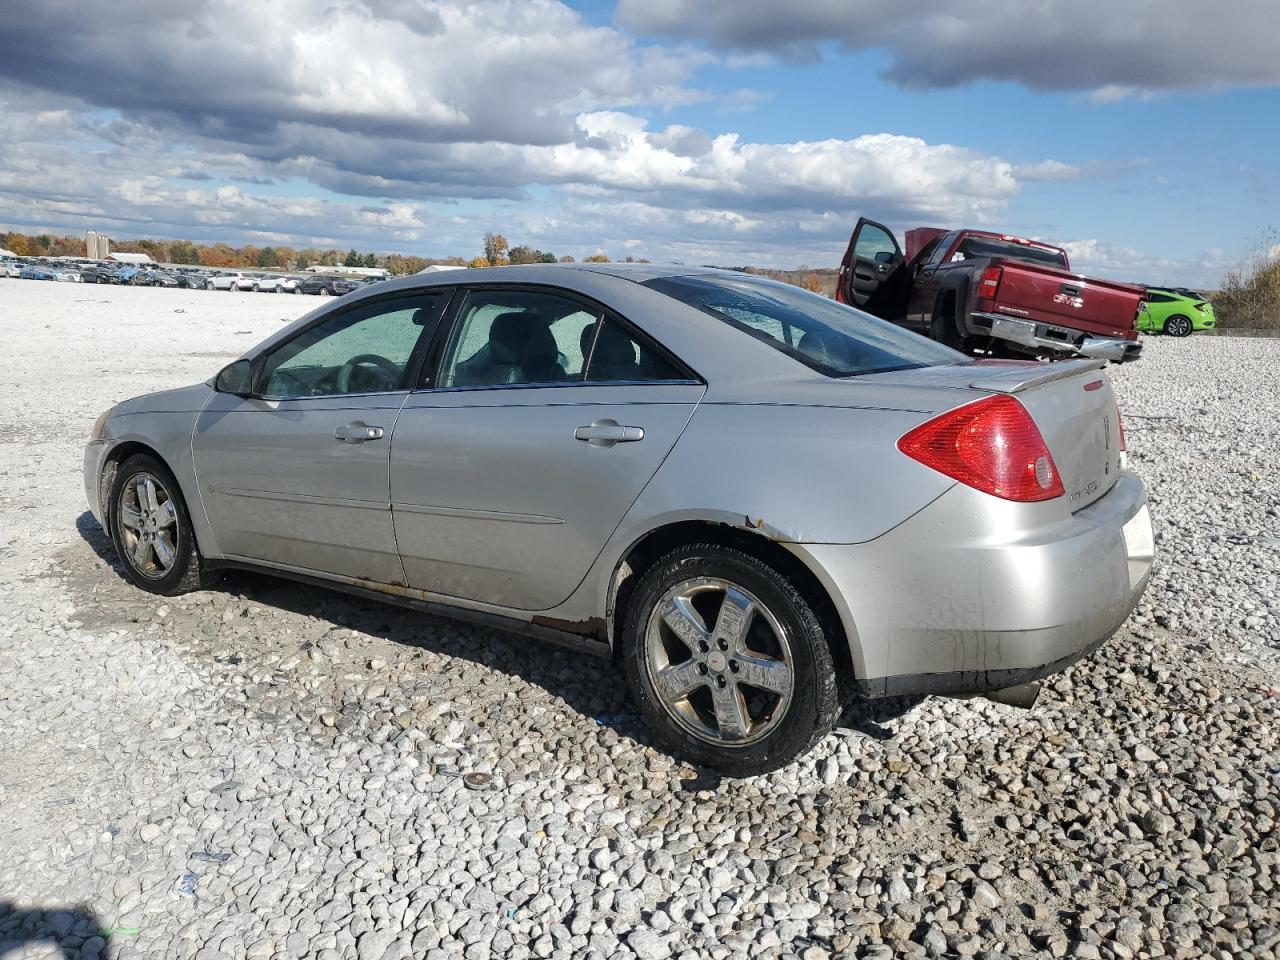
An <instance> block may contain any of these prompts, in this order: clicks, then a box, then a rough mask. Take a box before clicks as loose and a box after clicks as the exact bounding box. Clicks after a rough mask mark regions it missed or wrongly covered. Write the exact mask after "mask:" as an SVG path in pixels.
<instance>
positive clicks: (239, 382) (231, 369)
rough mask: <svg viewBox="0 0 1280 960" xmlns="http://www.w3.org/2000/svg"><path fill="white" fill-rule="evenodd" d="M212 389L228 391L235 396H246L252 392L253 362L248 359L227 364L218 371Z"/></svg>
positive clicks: (220, 391)
mask: <svg viewBox="0 0 1280 960" xmlns="http://www.w3.org/2000/svg"><path fill="white" fill-rule="evenodd" d="M213 389H215V390H217V391H218V392H219V393H230V394H233V395H234V396H237V397H247V396H249V395H250V394H251V393H252V392H253V364H252V363H250V362H249V361H248V360H237V361H236V362H235V363H230V364H227V366H225V367H223V368H222V369H221V370H219V371H218V376H217V377H216V378H215V379H214V381H213Z"/></svg>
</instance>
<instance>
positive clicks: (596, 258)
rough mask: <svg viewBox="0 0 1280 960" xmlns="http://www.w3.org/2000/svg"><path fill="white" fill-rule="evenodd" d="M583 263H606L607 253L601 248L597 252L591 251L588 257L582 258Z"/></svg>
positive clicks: (607, 260) (607, 259)
mask: <svg viewBox="0 0 1280 960" xmlns="http://www.w3.org/2000/svg"><path fill="white" fill-rule="evenodd" d="M582 262H583V263H608V262H609V255H608V254H607V253H605V252H604V251H603V250H601V251H600V252H599V253H593V254H592V255H591V256H589V257H583V258H582Z"/></svg>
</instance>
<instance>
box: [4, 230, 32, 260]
mask: <svg viewBox="0 0 1280 960" xmlns="http://www.w3.org/2000/svg"><path fill="white" fill-rule="evenodd" d="M4 245H5V249H7V250H9V251H11V252H13V253H16V254H17V255H18V256H20V257H25V256H27V255H29V254H30V252H31V246H30V245H29V244H28V243H27V238H26V237H24V236H23V235H22V234H20V233H11V234H9V236H8V237H6V238H5V241H4Z"/></svg>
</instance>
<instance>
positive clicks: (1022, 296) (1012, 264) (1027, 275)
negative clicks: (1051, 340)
mask: <svg viewBox="0 0 1280 960" xmlns="http://www.w3.org/2000/svg"><path fill="white" fill-rule="evenodd" d="M1001 266H1002V267H1003V268H1004V272H1003V274H1002V275H1001V278H1000V287H999V289H998V290H997V292H996V298H995V303H994V312H995V313H1002V314H1006V315H1008V316H1011V317H1023V318H1025V319H1028V320H1038V321H1041V322H1047V323H1058V324H1061V325H1062V326H1066V327H1071V328H1073V329H1076V330H1085V331H1087V332H1089V333H1092V334H1096V335H1097V336H1100V337H1117V338H1121V339H1126V340H1132V339H1135V338H1136V337H1137V331H1136V329H1135V324H1136V323H1137V318H1138V304H1139V303H1140V302H1141V301H1142V299H1143V296H1144V295H1145V294H1144V291H1143V289H1142V288H1141V287H1135V286H1131V285H1129V284H1127V283H1115V282H1113V281H1110V280H1095V279H1093V278H1092V277H1085V276H1080V275H1078V274H1072V273H1067V272H1065V271H1063V270H1055V269H1053V268H1052V267H1043V266H1040V265H1039V264H1034V263H1026V262H1023V261H1018V260H1005V261H1002V262H1001Z"/></svg>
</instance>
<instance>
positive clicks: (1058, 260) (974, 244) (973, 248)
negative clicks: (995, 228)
mask: <svg viewBox="0 0 1280 960" xmlns="http://www.w3.org/2000/svg"><path fill="white" fill-rule="evenodd" d="M962 254H963V256H961V255H962ZM976 257H1006V258H1008V259H1010V260H1030V261H1031V262H1032V263H1046V264H1048V265H1049V266H1051V267H1058V268H1060V269H1062V270H1065V269H1067V258H1066V257H1065V256H1064V255H1063V254H1062V251H1060V250H1049V249H1047V248H1045V247H1036V246H1033V245H1031V244H1029V243H1014V242H1013V241H1011V240H997V239H996V238H995V237H965V238H964V240H962V241H961V242H960V246H959V248H958V249H957V250H956V252H955V253H953V254H952V255H951V259H952V260H972V259H974V258H976Z"/></svg>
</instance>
